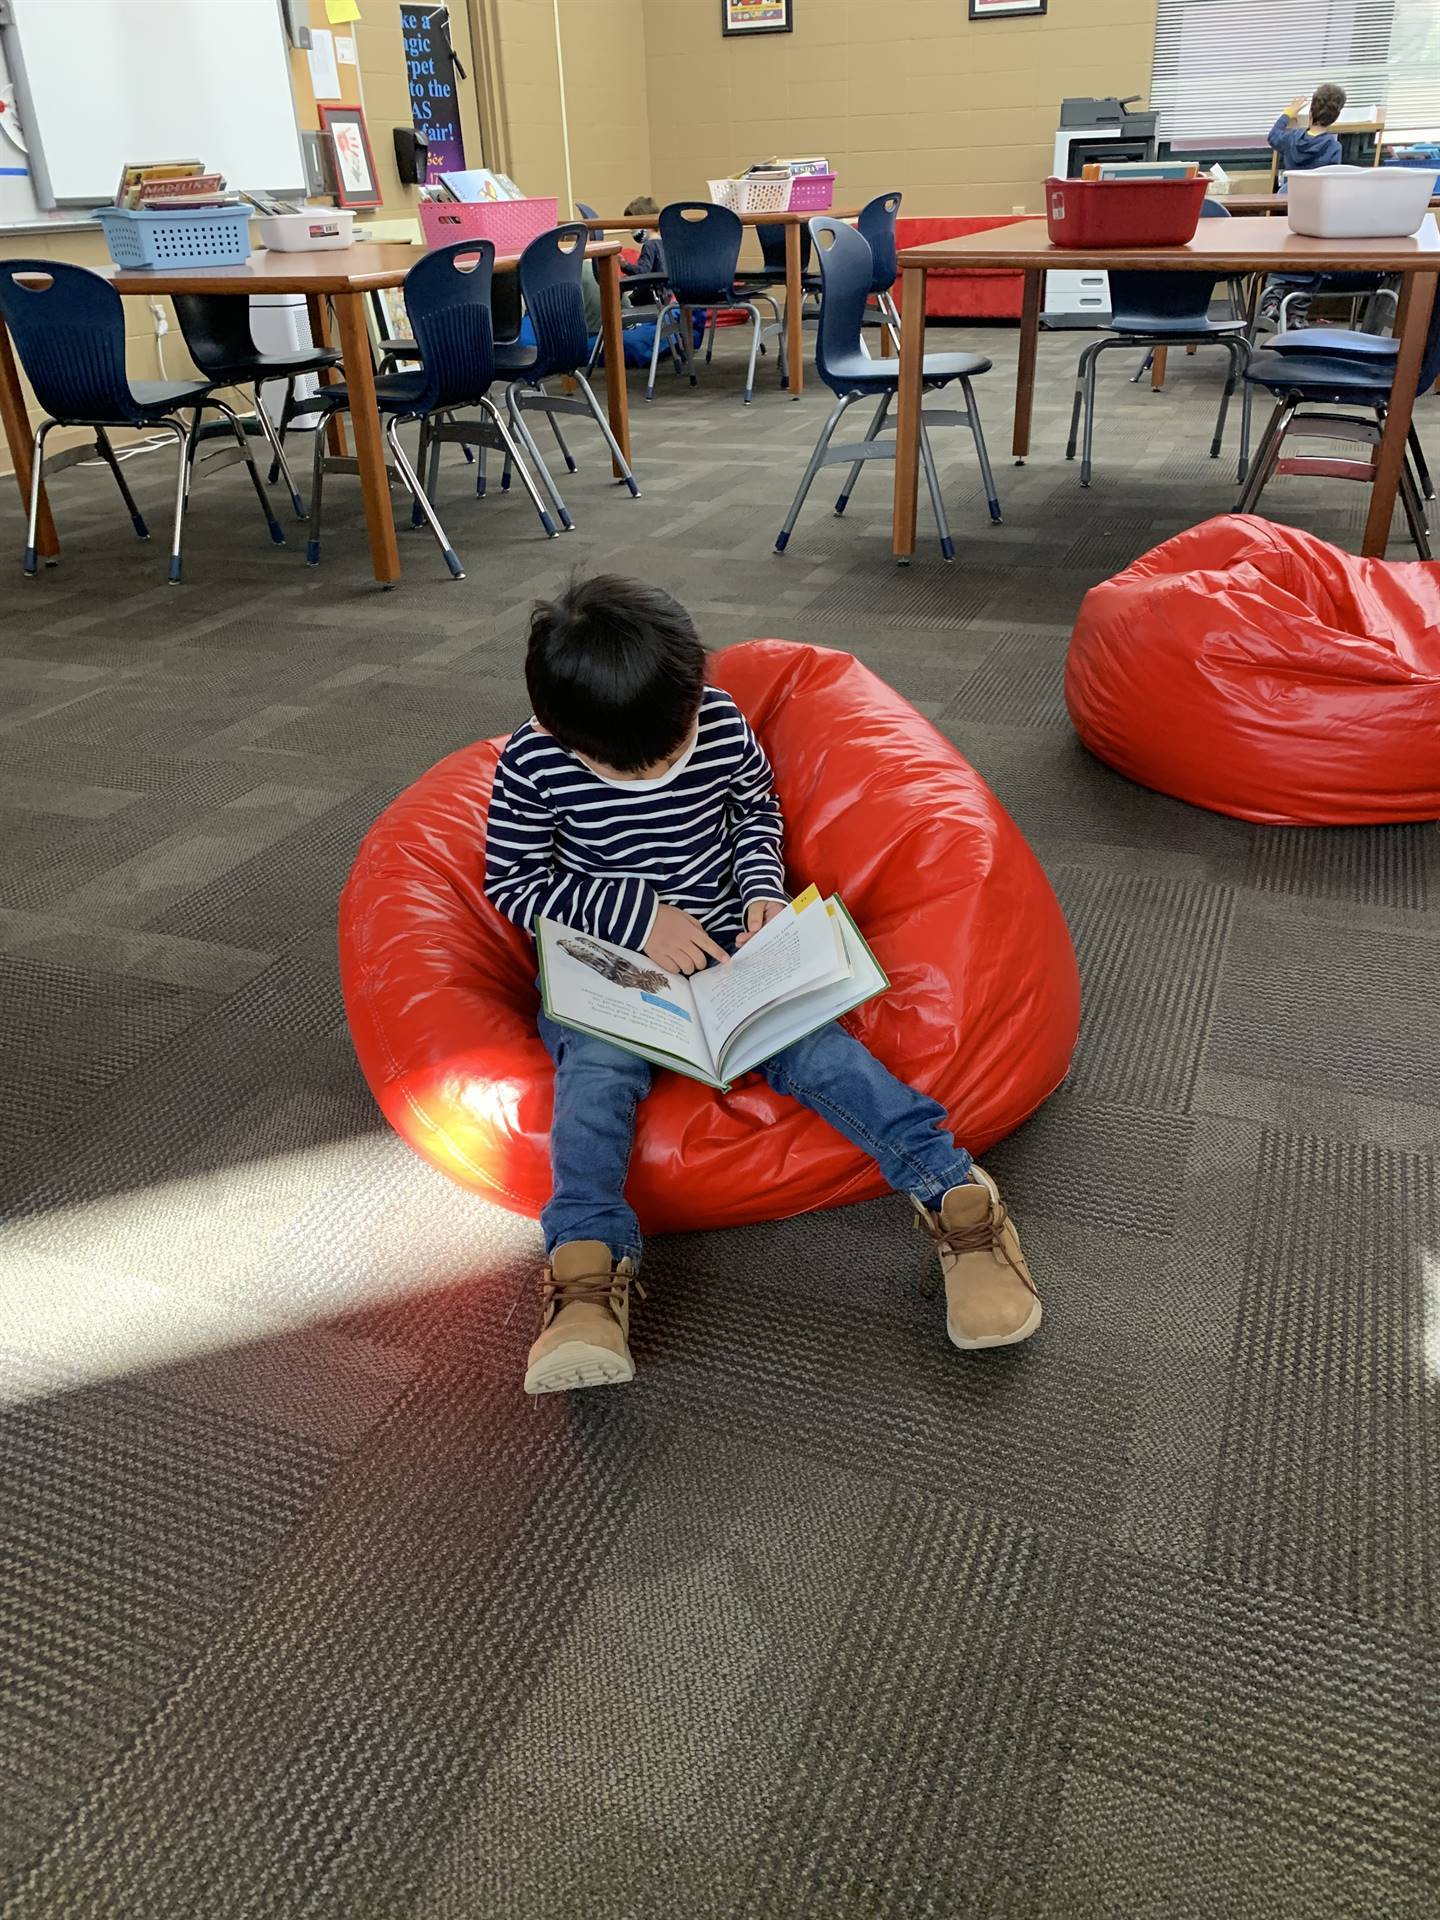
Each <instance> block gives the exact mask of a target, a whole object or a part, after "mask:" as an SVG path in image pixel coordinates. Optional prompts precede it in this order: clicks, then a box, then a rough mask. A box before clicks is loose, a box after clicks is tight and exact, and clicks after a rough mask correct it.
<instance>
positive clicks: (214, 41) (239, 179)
mask: <svg viewBox="0 0 1440 1920" xmlns="http://www.w3.org/2000/svg"><path fill="white" fill-rule="evenodd" d="M0 22H3V23H4V25H5V31H4V52H5V56H6V60H7V63H8V66H9V69H10V73H11V77H12V78H13V80H14V82H15V87H16V93H17V96H18V102H19V105H20V108H21V113H22V116H23V120H24V125H25V133H26V139H27V142H28V144H29V148H30V172H31V176H32V183H33V187H34V193H35V199H36V201H37V203H38V204H39V205H40V206H42V207H57V206H58V207H64V206H91V207H93V206H100V205H103V204H104V203H106V202H108V201H110V200H113V199H114V196H115V186H116V183H117V181H118V180H119V178H120V169H121V168H122V167H123V166H124V165H125V164H126V163H127V162H128V161H138V160H171V159H179V160H203V161H204V162H205V165H206V167H207V169H215V170H217V171H219V172H220V173H223V174H224V175H225V177H226V179H227V180H228V181H229V183H230V185H231V186H232V187H234V188H261V189H263V190H264V191H266V192H271V193H299V192H303V191H304V186H305V162H304V157H303V155H302V152H301V147H300V133H299V129H298V127H297V125H296V121H295V101H294V96H293V94H292V93H291V90H290V56H289V49H288V47H287V44H286V40H285V34H284V28H283V26H282V24H281V19H280V7H279V0H0Z"/></svg>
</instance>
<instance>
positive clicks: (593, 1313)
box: [485, 576, 1040, 1393]
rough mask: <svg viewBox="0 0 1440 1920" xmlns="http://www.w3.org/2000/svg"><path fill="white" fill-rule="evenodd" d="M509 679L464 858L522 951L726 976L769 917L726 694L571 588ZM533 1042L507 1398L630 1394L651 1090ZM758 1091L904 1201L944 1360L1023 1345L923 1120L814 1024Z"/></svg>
mask: <svg viewBox="0 0 1440 1920" xmlns="http://www.w3.org/2000/svg"><path fill="white" fill-rule="evenodd" d="M525 678H526V686H527V688H528V691H529V695H530V701H531V705H532V707H533V709H534V712H533V715H532V717H531V718H530V719H529V720H527V721H526V722H525V724H524V725H523V726H521V727H520V728H519V729H518V730H517V731H516V732H515V733H514V734H512V735H511V737H510V739H509V741H508V742H507V744H506V746H505V750H504V752H503V753H502V755H501V757H500V763H499V766H498V767H497V768H496V773H495V784H494V790H493V794H492V798H491V803H490V817H489V826H488V830H487V835H486V844H485V892H486V895H487V897H488V898H489V899H490V900H491V901H492V902H493V904H494V905H495V906H496V907H498V908H499V910H500V911H501V912H502V913H503V914H505V915H506V917H507V918H508V919H510V920H512V921H514V922H515V924H516V925H517V926H519V927H522V928H524V929H525V930H526V931H527V932H534V931H535V926H536V921H537V919H539V918H541V917H543V918H544V919H546V920H547V921H552V922H559V923H562V925H563V926H564V927H566V928H569V929H571V930H573V931H574V932H575V933H578V934H581V935H585V936H590V937H593V938H594V939H597V940H600V941H604V942H607V943H609V944H610V945H612V946H616V947H621V948H625V949H628V950H630V951H632V952H640V953H643V954H644V955H645V956H647V957H648V958H649V959H650V960H652V961H654V962H655V963H656V965H657V966H659V967H662V968H664V969H665V970H666V971H667V972H668V973H679V974H691V973H696V972H699V971H700V970H702V969H704V968H706V967H712V966H724V965H725V964H726V962H727V960H728V958H729V956H730V955H731V954H732V953H734V952H736V951H738V950H739V949H740V948H741V947H743V946H744V945H745V943H746V942H747V941H749V940H750V939H751V938H753V937H754V935H755V934H756V933H758V932H759V930H760V929H761V928H762V927H764V926H766V925H767V923H768V922H770V921H771V920H773V919H774V918H775V917H776V916H777V915H779V914H782V913H788V912H789V911H790V907H789V895H788V893H787V891H786V886H785V868H784V861H783V857H782V837H783V823H782V821H781V818H780V807H779V803H778V801H777V799H776V796H775V789H774V783H773V781H772V778H771V773H770V765H769V762H768V761H767V760H766V757H765V754H764V751H763V749H762V748H761V746H760V743H759V742H758V740H757V739H756V738H755V735H754V734H753V733H752V732H751V730H750V727H749V725H748V724H747V722H746V720H745V718H744V716H743V715H742V714H741V712H740V710H739V708H738V707H737V706H736V705H735V702H734V701H733V700H732V699H731V698H730V696H729V694H727V693H725V692H723V691H721V689H720V688H718V687H712V686H707V685H706V682H705V649H704V647H703V646H702V645H701V642H700V639H699V637H698V635H697V633H696V631H695V627H694V624H693V622H692V621H691V619H690V616H689V615H688V614H687V613H686V612H685V609H684V608H683V607H681V606H680V605H679V604H678V603H677V602H676V601H674V600H673V599H671V597H670V596H669V595H668V594H667V593H663V592H661V591H660V590H659V589H658V588H655V587H648V586H644V585H641V584H639V583H638V582H635V581H628V580H621V579H618V578H614V577H605V576H601V577H598V578H595V579H592V580H587V581H582V582H579V583H576V584H574V585H572V586H571V587H570V588H569V589H568V590H567V591H566V592H565V593H564V594H562V595H561V596H560V598H559V599H558V600H557V601H555V602H554V603H553V604H545V603H542V604H541V605H539V606H538V607H537V608H536V610H535V613H534V616H533V619H532V622H531V628H530V640H529V648H528V652H527V656H526V666H525ZM767 938H768V936H767ZM539 1024H540V1032H541V1036H542V1038H543V1039H544V1042H545V1045H546V1047H547V1049H548V1050H549V1052H550V1055H551V1058H552V1059H553V1060H554V1063H555V1117H554V1120H553V1123H552V1126H551V1134H550V1158H551V1168H552V1175H553V1180H554V1190H553V1192H552V1194H551V1198H550V1201H549V1203H548V1205H547V1206H546V1208H545V1210H544V1212H543V1214H542V1215H541V1224H542V1227H543V1230H544V1235H545V1255H546V1267H545V1274H544V1280H543V1285H542V1289H541V1319H540V1332H539V1336H538V1338H537V1339H536V1341H535V1343H534V1345H533V1346H532V1347H531V1349H530V1355H529V1361H528V1365H527V1369H526V1374H525V1390H526V1392H527V1393H548V1392H555V1391H563V1390H565V1389H568V1388H572V1387H582V1386H602V1385H611V1384H617V1383H620V1382H623V1381H628V1380H631V1379H633V1378H634V1372H635V1369H634V1364H633V1362H632V1360H631V1357H630V1349H629V1345H628V1334H629V1306H630V1298H629V1297H630V1282H631V1280H632V1279H633V1278H634V1276H635V1274H636V1271H637V1269H638V1267H639V1263H640V1250H641V1249H640V1230H639V1226H638V1223H637V1221H636V1219H635V1215H634V1213H633V1212H632V1211H631V1209H630V1207H629V1206H628V1204H627V1203H626V1199H625V1176H626V1170H627V1168H628V1165H629V1160H630V1147H631V1138H632V1134H633V1130H634V1123H635V1110H636V1107H637V1105H638V1103H639V1102H640V1101H641V1100H642V1099H644V1097H645V1095H646V1093H647V1092H648V1091H649V1088H650V1083H651V1077H652V1074H653V1068H652V1066H651V1064H650V1062H649V1061H647V1060H645V1059H643V1058H641V1057H639V1056H638V1055H637V1054H635V1053H632V1052H628V1051H626V1050H625V1049H623V1048H622V1047H619V1046H616V1045H614V1044H613V1043H612V1042H610V1041H608V1040H605V1039H602V1038H599V1037H598V1036H596V1035H593V1034H589V1033H583V1032H578V1031H576V1030H574V1029H573V1028H571V1027H568V1026H562V1025H560V1024H558V1023H557V1022H556V1021H553V1020H551V1019H550V1018H549V1017H548V1016H547V1015H546V1014H545V1013H544V1012H542V1013H541V1014H540V1016H539ZM957 1044H958V1042H957ZM759 1071H760V1073H761V1074H763V1076H764V1077H765V1079H766V1080H768V1081H769V1083H770V1085H771V1086H772V1087H774V1088H775V1089H776V1090H777V1091H778V1092H781V1093H784V1094H786V1095H788V1096H789V1097H790V1098H791V1099H794V1100H798V1101H800V1102H801V1103H802V1104H803V1105H805V1106H807V1107H809V1108H811V1109H812V1111H814V1112H816V1113H819V1114H821V1115H822V1116H823V1117H824V1118H825V1119H826V1120H828V1121H829V1122H830V1124H831V1125H832V1126H834V1127H835V1128H836V1129H837V1130H838V1131H839V1132H840V1133H842V1134H843V1135H844V1136H845V1137H846V1138H847V1139H848V1140H851V1141H853V1142H854V1143H855V1144H856V1145H857V1146H859V1147H861V1148H863V1149H864V1151H865V1152H867V1153H869V1154H871V1155H872V1156H873V1158H874V1159H875V1162H876V1164H877V1165H878V1166H879V1168H880V1170H881V1172H882V1173H883V1174H884V1176H885V1178H886V1179H887V1180H888V1181H889V1183H890V1185H891V1186H892V1187H893V1188H894V1189H895V1190H896V1191H897V1192H898V1193H903V1194H908V1195H909V1196H910V1198H911V1199H912V1201H913V1202H914V1205H915V1207H916V1210H917V1212H918V1215H919V1218H920V1221H921V1223H922V1224H923V1225H924V1226H925V1227H926V1229H927V1230H928V1231H929V1233H930V1234H931V1236H932V1238H933V1239H934V1242H935V1246H936V1250H937V1252H938V1254H939V1258H940V1264H941V1268H942V1270H943V1273H944V1278H945V1292H946V1324H947V1328H948V1331H949V1335H950V1338H951V1340H952V1341H953V1342H954V1344H955V1345H956V1346H957V1347H964V1348H980V1347H997V1346H1008V1345H1011V1344H1013V1343H1014V1342H1016V1341H1020V1340H1025V1339H1028V1338H1029V1336H1030V1335H1031V1334H1032V1333H1034V1331H1035V1329H1036V1328H1037V1327H1038V1326H1039V1324H1040V1301H1039V1297H1038V1295H1037V1294H1036V1291H1035V1287H1034V1285H1033V1283H1032V1281H1031V1278H1030V1273H1029V1270H1028V1268H1027V1266H1026V1263H1025V1259H1024V1256H1023V1254H1022V1253H1021V1250H1020V1242H1019V1238H1018V1236H1017V1234H1016V1231H1015V1228H1014V1225H1013V1223H1012V1222H1011V1220H1010V1218H1009V1215H1008V1212H1007V1210H1006V1207H1005V1204H1004V1202H1003V1201H1002V1200H1001V1198H1000V1195H999V1192H998V1191H997V1189H996V1187H995V1183H994V1182H993V1181H992V1180H991V1179H990V1178H989V1176H988V1175H987V1174H985V1173H984V1172H983V1171H982V1170H981V1169H980V1168H979V1167H978V1166H976V1165H975V1164H974V1162H973V1161H972V1160H971V1158H970V1155H969V1154H968V1153H967V1152H966V1151H965V1149H964V1148H963V1147H961V1146H958V1145H957V1144H956V1142H955V1141H954V1140H953V1139H952V1137H951V1135H950V1133H949V1132H948V1131H947V1128H946V1121H945V1112H944V1109H943V1108H942V1107H940V1106H939V1105H938V1104H937V1102H935V1101H934V1100H931V1099H929V1098H927V1097H926V1096H925V1095H924V1094H922V1093H918V1092H917V1091H916V1090H915V1089H914V1088H912V1087H908V1086H906V1085H905V1084H904V1082H903V1081H901V1080H898V1079H897V1078H896V1077H895V1075H894V1074H892V1073H891V1072H890V1071H889V1069H888V1068H886V1067H884V1066H882V1065H881V1063H880V1062H879V1061H878V1060H876V1059H875V1058H874V1056H873V1055H872V1054H871V1053H870V1052H869V1051H868V1050H867V1049H866V1048H865V1047H864V1046H863V1045H862V1043H861V1042H860V1041H859V1040H857V1039H855V1038H853V1037H852V1036H851V1035H850V1034H849V1033H847V1032H846V1031H845V1029H844V1028H843V1027H841V1026H839V1025H838V1024H836V1023H835V1022H833V1021H832V1022H830V1023H828V1024H826V1025H824V1026H822V1027H820V1028H819V1029H818V1030H816V1031H815V1032H813V1033H811V1034H809V1035H808V1036H807V1037H806V1038H804V1039H802V1040H799V1041H796V1042H795V1043H793V1044H792V1045H789V1046H785V1047H783V1048H782V1049H781V1050H780V1051H779V1052H777V1053H775V1054H772V1055H771V1057H770V1058H769V1059H767V1060H765V1061H764V1062H763V1063H762V1064H761V1065H760V1067H759Z"/></svg>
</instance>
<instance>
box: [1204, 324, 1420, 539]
mask: <svg viewBox="0 0 1440 1920" xmlns="http://www.w3.org/2000/svg"><path fill="white" fill-rule="evenodd" d="M1337 335H1341V336H1342V338H1341V340H1340V342H1339V344H1338V345H1337ZM1322 339H1323V340H1324V341H1325V342H1326V343H1327V344H1326V345H1325V347H1324V348H1323V349H1320V350H1318V351H1317V350H1314V349H1315V348H1316V346H1317V343H1318V342H1319V341H1320V340H1322ZM1387 349H1388V351H1387ZM1399 351H1400V349H1399V343H1398V341H1394V340H1383V339H1379V338H1377V337H1376V336H1375V335H1373V334H1361V333H1357V334H1351V335H1348V336H1344V335H1343V330H1342V329H1339V328H1329V327H1314V328H1311V327H1302V328H1298V329H1297V330H1296V331H1295V332H1294V333H1291V334H1288V335H1287V334H1277V335H1276V336H1275V338H1274V340H1273V341H1272V342H1271V344H1270V345H1269V346H1268V347H1267V348H1266V350H1265V351H1263V352H1261V353H1257V354H1255V355H1254V356H1253V357H1252V359H1251V361H1250V364H1249V365H1248V366H1247V368H1246V369H1245V380H1246V383H1247V387H1248V388H1250V389H1253V388H1257V387H1258V388H1264V389H1265V391H1266V392H1268V393H1269V394H1270V395H1271V396H1272V398H1273V399H1274V400H1275V402H1276V407H1275V412H1274V414H1273V415H1272V416H1271V419H1270V423H1269V425H1268V426H1267V427H1266V429H1265V432H1264V434H1263V435H1262V436H1261V440H1260V445H1259V448H1258V449H1257V451H1256V455H1255V464H1254V467H1253V468H1252V469H1251V473H1250V478H1249V481H1248V482H1247V484H1246V486H1245V488H1244V489H1243V491H1242V492H1241V495H1240V498H1239V500H1238V501H1237V502H1236V507H1235V511H1236V512H1237V513H1255V512H1257V511H1258V510H1259V503H1260V496H1261V495H1262V494H1263V493H1264V491H1265V488H1266V486H1267V485H1268V484H1269V482H1270V481H1271V480H1272V479H1273V478H1274V476H1275V474H1276V473H1277V472H1278V471H1279V470H1280V466H1281V450H1282V447H1283V445H1284V442H1285V440H1286V438H1287V437H1288V436H1289V435H1291V434H1297V435H1299V436H1301V437H1302V438H1303V437H1307V436H1315V437H1319V438H1320V439H1324V440H1355V441H1359V442H1360V443H1362V444H1363V445H1365V446H1366V447H1369V448H1373V447H1374V446H1375V445H1376V444H1377V442H1378V441H1379V439H1380V436H1381V434H1382V433H1383V431H1384V424H1385V414H1386V411H1387V409H1388V408H1389V405H1390V401H1391V396H1392V392H1393V389H1394V385H1395V370H1396V366H1397V363H1398V360H1399ZM1437 378H1440V303H1437V304H1436V307H1435V310H1434V312H1433V314H1432V315H1431V319H1430V328H1429V332H1428V333H1427V335H1426V340H1425V352H1424V354H1423V356H1422V358H1421V363H1420V377H1419V379H1418V380H1417V382H1416V398H1417V399H1418V398H1419V397H1420V396H1421V395H1422V394H1425V393H1427V392H1428V391H1429V389H1430V388H1431V387H1432V386H1433V385H1434V384H1435V381H1436V380H1437ZM1337 406H1342V407H1350V408H1358V409H1360V410H1361V411H1362V412H1364V413H1369V414H1373V416H1374V418H1373V419H1370V420H1366V419H1361V418H1357V416H1356V414H1355V413H1353V412H1352V413H1334V412H1332V411H1330V409H1331V408H1334V407H1337ZM1302 409H1304V411H1302ZM1412 463H1413V464H1412ZM1348 464H1349V466H1350V468H1351V472H1350V474H1349V475H1348V476H1346V477H1349V478H1352V479H1356V480H1364V481H1370V480H1372V479H1373V473H1374V469H1373V467H1372V465H1371V461H1370V459H1369V457H1367V458H1366V459H1364V460H1356V461H1352V462H1349V463H1348ZM1334 465H1335V462H1334V460H1333V457H1332V458H1330V459H1327V460H1326V461H1325V463H1324V471H1326V472H1329V471H1331V470H1333V467H1334ZM1289 470H1290V471H1301V472H1304V471H1308V469H1307V468H1306V467H1304V466H1301V465H1298V464H1297V465H1296V466H1294V467H1291V468H1290V469H1289ZM1399 492H1400V502H1401V505H1402V506H1403V507H1404V509H1405V518H1406V520H1407V521H1408V522H1409V526H1410V537H1411V539H1412V540H1413V541H1414V542H1415V546H1416V550H1417V551H1418V552H1419V554H1420V557H1421V559H1422V560H1428V559H1429V558H1430V534H1429V527H1428V525H1427V522H1426V516H1425V496H1426V495H1430V496H1431V497H1433V493H1432V489H1431V487H1430V476H1429V474H1428V473H1427V472H1426V471H1425V464H1424V455H1423V453H1422V452H1421V450H1420V441H1419V437H1418V436H1417V434H1416V432H1415V427H1414V424H1413V422H1412V424H1411V427H1410V432H1409V436H1408V440H1407V452H1406V455H1405V457H1404V459H1403V460H1402V462H1401V467H1400V487H1399Z"/></svg>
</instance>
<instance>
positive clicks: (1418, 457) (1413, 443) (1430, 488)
mask: <svg viewBox="0 0 1440 1920" xmlns="http://www.w3.org/2000/svg"><path fill="white" fill-rule="evenodd" d="M1407 438H1408V442H1409V447H1410V457H1411V459H1412V460H1414V462H1415V476H1416V478H1417V479H1418V480H1419V482H1420V491H1421V493H1422V494H1424V496H1425V498H1426V499H1427V500H1433V499H1434V498H1435V483H1434V481H1433V480H1432V479H1431V478H1430V469H1429V467H1428V466H1427V465H1426V463H1425V449H1424V448H1423V447H1422V446H1421V444H1420V436H1419V434H1418V433H1416V431H1415V422H1414V421H1413V420H1412V421H1411V422H1410V429H1409V433H1408V436H1407Z"/></svg>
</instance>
